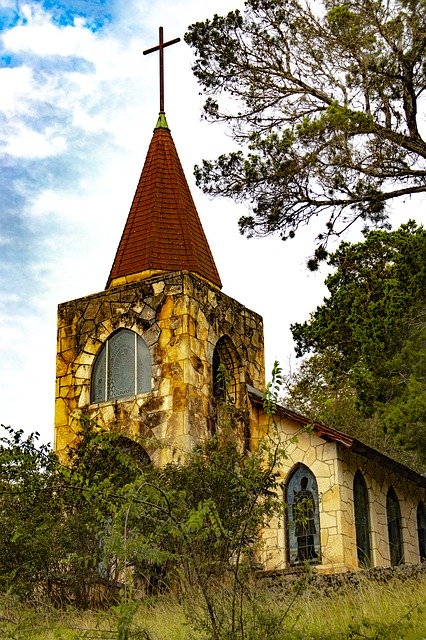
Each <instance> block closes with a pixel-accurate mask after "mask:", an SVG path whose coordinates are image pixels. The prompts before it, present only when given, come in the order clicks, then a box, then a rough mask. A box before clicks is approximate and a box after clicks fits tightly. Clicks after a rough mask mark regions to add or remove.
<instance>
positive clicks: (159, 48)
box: [143, 27, 180, 113]
mask: <svg viewBox="0 0 426 640" xmlns="http://www.w3.org/2000/svg"><path fill="white" fill-rule="evenodd" d="M176 42H180V38H174V40H169V41H168V42H164V41H163V27H160V28H159V44H158V45H157V46H155V47H151V49H146V51H144V52H143V55H144V56H146V55H147V53H154V51H159V52H160V112H162V113H164V48H165V47H168V46H170V45H171V44H176Z"/></svg>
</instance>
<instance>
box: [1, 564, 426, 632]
mask: <svg viewBox="0 0 426 640" xmlns="http://www.w3.org/2000/svg"><path fill="white" fill-rule="evenodd" d="M225 595H226V590H224V591H223V592H222V597H224V596H225ZM252 596H253V597H254V598H255V605H256V606H255V610H256V612H257V617H258V620H259V623H258V624H257V625H256V627H255V630H254V631H253V632H252V633H251V634H247V636H246V638H248V639H250V640H253V639H254V638H255V639H258V640H269V639H270V638H274V639H275V640H350V639H351V640H361V639H364V640H365V639H369V640H401V639H402V638H403V639H404V640H422V639H423V638H424V637H425V635H426V616H425V612H426V607H425V602H426V579H425V578H424V577H423V578H421V577H419V578H417V579H413V578H412V579H408V580H399V579H395V580H392V581H390V582H388V583H385V584H378V583H375V582H370V581H368V580H367V579H364V580H361V583H360V584H359V585H358V587H356V588H354V587H353V586H350V587H348V588H347V589H343V590H340V591H338V592H336V593H334V594H330V593H327V594H322V593H320V592H318V591H315V592H312V591H309V590H306V591H304V592H303V593H301V594H299V596H298V597H297V599H295V600H293V598H292V597H291V595H289V594H288V593H286V592H284V591H283V589H281V588H275V589H274V588H272V587H271V588H270V589H269V590H264V589H263V588H262V587H261V586H259V585H257V586H256V587H255V590H254V591H253V592H252ZM290 603H291V606H290V607H289V604H290ZM197 604H198V603H197V602H196V601H194V600H193V598H192V594H191V596H190V598H185V597H176V596H173V595H170V594H169V595H163V596H156V597H150V598H145V599H144V600H142V601H140V602H139V603H138V604H137V606H136V610H135V608H133V609H132V608H130V609H129V608H127V609H126V607H123V606H120V607H117V608H110V609H108V610H106V611H101V612H86V613H82V612H81V611H76V610H75V609H72V608H67V609H65V610H58V609H53V608H51V607H49V606H47V605H46V604H43V605H41V604H38V605H33V606H31V605H28V604H23V603H22V602H21V601H19V600H18V599H17V598H16V597H14V596H11V595H3V596H1V597H0V635H1V637H2V639H4V640H83V639H84V638H86V639H87V640H88V639H94V638H96V639H97V640H106V639H107V638H109V639H114V640H116V639H118V640H124V639H125V638H126V639H127V640H137V639H139V640H140V639H143V640H205V639H206V638H208V637H209V636H208V634H206V632H205V631H202V630H199V629H198V627H197V626H196V625H194V624H193V622H194V621H193V617H192V614H191V612H192V610H194V609H195V608H196V607H197ZM124 614H126V615H127V618H126V616H125V615H124ZM130 618H131V619H130ZM123 620H127V622H128V624H123ZM120 629H121V635H119V633H120ZM123 630H126V631H125V633H126V634H127V635H125V633H124V631H123ZM231 637H235V636H228V640H229V638H231ZM237 637H239V636H237Z"/></svg>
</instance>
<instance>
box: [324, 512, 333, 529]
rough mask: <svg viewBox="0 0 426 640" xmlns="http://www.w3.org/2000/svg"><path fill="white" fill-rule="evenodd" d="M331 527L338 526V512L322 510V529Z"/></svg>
mask: <svg viewBox="0 0 426 640" xmlns="http://www.w3.org/2000/svg"><path fill="white" fill-rule="evenodd" d="M331 527H337V517H336V512H335V511H322V512H321V529H330V528H331Z"/></svg>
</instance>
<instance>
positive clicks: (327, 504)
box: [322, 484, 340, 511]
mask: <svg viewBox="0 0 426 640" xmlns="http://www.w3.org/2000/svg"><path fill="white" fill-rule="evenodd" d="M322 505H323V509H324V511H337V510H338V509H340V491H339V487H338V486H337V485H336V484H333V485H332V486H331V487H330V488H329V489H328V490H327V491H325V492H324V493H323V495H322Z"/></svg>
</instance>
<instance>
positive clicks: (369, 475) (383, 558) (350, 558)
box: [340, 449, 425, 568]
mask: <svg viewBox="0 0 426 640" xmlns="http://www.w3.org/2000/svg"><path fill="white" fill-rule="evenodd" d="M340 460H341V469H342V479H341V485H342V512H343V514H344V517H345V519H346V520H347V521H348V523H349V524H350V525H352V526H351V527H350V529H349V536H348V539H347V541H346V543H345V556H346V561H347V562H348V563H349V562H350V563H352V562H354V566H355V568H356V567H357V566H358V563H357V561H356V548H355V544H354V540H355V525H354V523H353V519H354V515H353V514H354V506H353V478H354V475H355V473H356V471H357V469H359V470H360V471H361V473H362V476H363V478H364V481H365V484H366V487H367V491H368V498H369V503H370V504H369V506H370V513H369V515H370V529H371V551H372V560H373V565H374V566H375V567H387V566H389V564H390V553H389V541H388V530H387V517H386V494H387V491H388V489H389V487H391V486H392V487H393V488H394V489H395V492H396V495H397V497H398V501H399V506H400V508H401V524H402V539H403V551H404V562H406V563H416V562H419V544H418V534H417V505H418V503H419V500H423V501H424V500H425V491H424V489H422V488H421V487H418V486H416V485H415V484H414V483H412V482H410V481H409V480H408V479H406V478H404V477H403V476H402V475H401V474H400V473H398V472H396V471H392V470H390V469H388V468H386V467H384V466H383V465H381V464H379V463H378V462H375V461H373V460H369V459H367V458H365V457H364V456H360V455H356V454H354V453H352V452H351V451H347V450H344V449H342V450H341V452H340Z"/></svg>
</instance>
